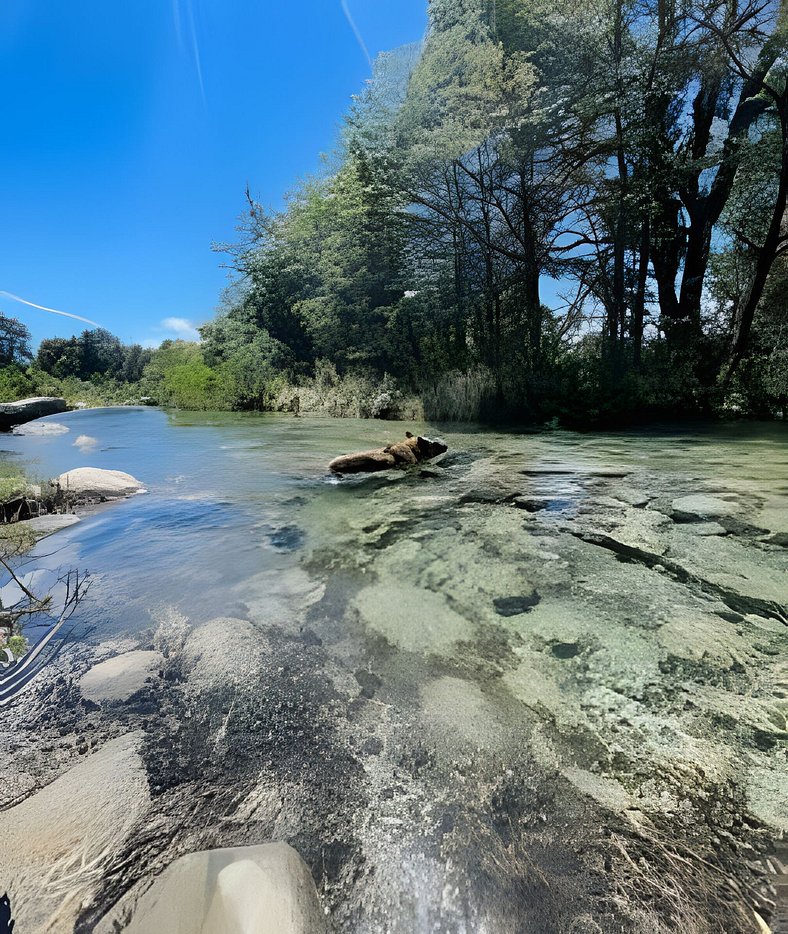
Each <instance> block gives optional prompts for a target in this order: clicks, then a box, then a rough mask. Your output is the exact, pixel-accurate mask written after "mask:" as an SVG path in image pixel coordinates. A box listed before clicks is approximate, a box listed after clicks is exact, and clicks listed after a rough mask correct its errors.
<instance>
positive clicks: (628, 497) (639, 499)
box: [613, 487, 652, 509]
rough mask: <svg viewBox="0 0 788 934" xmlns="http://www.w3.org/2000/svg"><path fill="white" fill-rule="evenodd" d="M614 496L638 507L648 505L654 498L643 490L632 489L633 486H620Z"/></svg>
mask: <svg viewBox="0 0 788 934" xmlns="http://www.w3.org/2000/svg"><path fill="white" fill-rule="evenodd" d="M613 496H614V497H615V498H616V499H618V500H620V501H621V502H622V503H626V504H627V505H628V506H634V507H635V508H636V509H639V508H641V507H643V506H647V505H648V504H649V503H650V502H651V499H652V497H651V496H649V495H648V493H644V492H643V491H642V490H635V489H632V487H619V488H618V489H617V490H616V491H615V493H614V494H613Z"/></svg>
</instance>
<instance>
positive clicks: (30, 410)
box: [0, 396, 68, 431]
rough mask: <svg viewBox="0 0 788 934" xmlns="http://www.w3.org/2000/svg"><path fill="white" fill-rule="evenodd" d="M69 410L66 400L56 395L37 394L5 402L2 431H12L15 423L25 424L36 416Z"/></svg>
mask: <svg viewBox="0 0 788 934" xmlns="http://www.w3.org/2000/svg"><path fill="white" fill-rule="evenodd" d="M67 411H68V404H67V402H66V400H65V399H59V398H57V397H56V396H35V397H33V398H31V399H20V400H19V401H18V402H4V403H2V404H1V405H0V431H10V430H11V429H12V428H13V427H14V425H23V424H24V423H25V422H32V421H33V420H34V419H36V418H44V416H46V415H59V414H60V413H61V412H67Z"/></svg>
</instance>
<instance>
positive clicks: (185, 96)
mask: <svg viewBox="0 0 788 934" xmlns="http://www.w3.org/2000/svg"><path fill="white" fill-rule="evenodd" d="M347 6H348V8H349V11H350V13H351V15H352V19H353V20H354V21H355V23H356V26H357V29H358V32H359V33H360V35H361V37H363V41H364V43H365V44H366V46H367V47H368V48H369V51H370V53H371V54H372V55H373V56H374V55H375V53H376V52H378V51H380V50H384V49H389V48H394V47H396V46H398V45H402V44H403V43H406V42H412V41H414V40H417V39H419V38H420V37H421V36H422V35H423V32H424V29H425V26H426V0H347ZM368 76H369V66H368V63H367V61H366V58H365V55H364V52H363V51H362V49H361V47H360V45H359V42H358V39H357V37H356V35H354V32H353V30H352V28H351V25H350V23H349V22H348V19H347V18H346V16H345V14H344V12H343V5H342V2H341V0H301V2H300V3H293V4H289V3H287V2H278V3H270V2H267V0H132V2H129V3H119V2H108V0H76V2H73V3H64V2H63V0H3V2H2V4H0V108H2V115H3V124H2V125H3V131H4V132H3V134H2V144H0V179H2V184H1V187H0V199H2V200H1V202H0V204H1V205H2V212H1V213H0V290H4V291H7V292H9V293H12V294H14V295H17V296H20V297H22V298H25V299H27V300H29V301H31V302H35V303H37V304H40V305H45V306H48V307H53V308H57V309H62V310H64V311H67V312H71V313H73V314H78V315H83V316H85V317H87V318H90V319H93V320H95V321H97V322H98V323H100V324H101V325H102V326H103V327H106V328H108V329H109V330H111V331H113V332H114V333H116V334H118V336H119V337H121V338H122V339H123V340H125V341H142V342H151V341H156V342H158V341H159V340H162V339H164V338H165V337H174V336H179V335H181V336H187V337H188V336H189V335H190V334H191V333H193V332H191V331H190V330H189V324H200V323H202V322H204V321H206V320H208V319H209V318H210V317H211V316H212V314H213V312H214V310H215V308H216V305H217V302H218V299H219V296H220V293H221V290H222V289H223V287H224V285H225V283H226V270H223V269H221V268H220V263H221V257H220V256H218V255H217V254H215V253H213V252H212V251H211V248H210V246H211V242H212V241H227V240H231V239H232V238H233V236H234V226H235V222H236V219H237V216H238V214H239V213H240V212H241V211H242V209H243V205H244V188H245V186H246V184H247V181H248V182H249V184H250V186H251V188H252V190H253V192H254V193H255V194H256V195H257V196H258V197H259V198H260V200H261V201H262V202H263V203H265V204H267V205H269V206H272V207H277V206H279V205H280V204H281V201H282V196H283V195H284V194H285V192H286V191H287V190H288V189H289V188H290V187H291V186H292V185H293V183H294V181H295V180H296V179H297V178H298V177H299V176H301V175H304V174H306V173H309V172H312V171H315V170H316V169H318V167H319V165H320V158H319V156H320V153H321V152H327V151H329V150H330V149H331V148H332V147H333V145H334V141H335V139H336V135H337V129H338V126H339V123H340V120H341V117H342V114H343V113H344V112H345V110H346V108H347V106H348V104H349V102H350V97H351V95H352V94H354V93H356V92H358V91H359V90H360V88H361V87H362V86H363V82H364V80H365V79H366V78H367V77H368ZM0 311H1V312H3V313H4V314H7V315H13V316H15V317H19V318H21V319H22V320H23V321H25V323H26V324H27V325H28V327H29V328H30V330H31V331H32V333H33V337H34V341H35V342H36V343H37V342H38V341H39V340H40V339H42V338H43V337H50V336H55V335H58V336H69V335H71V334H73V333H76V332H79V331H80V330H82V329H83V328H84V327H86V326H87V325H84V324H82V323H80V322H77V321H72V320H70V319H66V318H58V317H56V316H54V315H50V314H47V313H46V312H43V311H37V310H35V309H33V308H30V307H27V306H23V305H20V304H18V303H16V302H14V301H12V300H11V299H9V298H6V297H4V296H2V295H0Z"/></svg>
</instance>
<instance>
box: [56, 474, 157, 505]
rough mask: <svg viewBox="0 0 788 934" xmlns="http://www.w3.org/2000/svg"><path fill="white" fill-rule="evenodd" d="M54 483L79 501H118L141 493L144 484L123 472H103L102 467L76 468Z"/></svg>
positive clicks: (62, 475)
mask: <svg viewBox="0 0 788 934" xmlns="http://www.w3.org/2000/svg"><path fill="white" fill-rule="evenodd" d="M53 482H54V483H56V484H58V485H59V486H60V488H61V490H62V491H63V492H64V493H65V494H66V495H67V496H71V497H75V498H76V499H79V500H98V501H99V502H101V501H103V500H106V499H118V498H120V497H123V496H131V494H132V493H139V491H140V490H141V489H142V484H141V483H140V481H139V480H137V479H136V477H132V476H131V474H128V473H123V471H122V470H102V469H101V468H100V467H76V468H75V469H74V470H68V471H66V473H62V474H61V475H60V476H59V477H57V478H56V479H55V480H54V481H53Z"/></svg>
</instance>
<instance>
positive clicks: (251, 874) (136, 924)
mask: <svg viewBox="0 0 788 934" xmlns="http://www.w3.org/2000/svg"><path fill="white" fill-rule="evenodd" d="M108 920H109V918H108V917H107V918H104V919H103V921H102V922H101V923H100V924H99V928H98V931H99V932H103V931H104V930H107V931H110V930H113V928H111V927H108V926H107V924H106V923H107V921H108ZM123 930H124V931H125V934H151V932H153V931H161V932H165V931H166V932H167V934H194V932H197V931H199V932H200V934H244V932H247V931H254V932H255V934H323V932H325V930H326V923H325V917H324V914H323V911H322V909H321V906H320V901H319V899H318V895H317V891H316V890H315V884H314V882H313V881H312V876H311V874H310V872H309V870H308V869H307V867H306V864H305V863H304V861H303V860H302V859H301V857H300V856H299V855H298V853H296V851H295V850H294V849H293V848H292V847H291V846H288V845H287V844H286V843H265V844H261V845H258V846H242V847H231V848H228V849H220V850H204V851H201V852H198V853H189V854H188V855H186V856H182V857H181V858H180V859H177V860H175V862H174V863H172V864H171V865H170V866H168V867H167V869H165V870H164V872H163V873H162V874H161V875H160V876H159V877H158V878H157V879H156V881H155V882H154V883H153V885H152V886H151V887H150V888H149V889H148V890H147V892H145V894H144V895H143V896H142V897H141V898H140V899H139V901H138V902H137V904H136V906H135V907H134V908H133V910H132V915H131V921H130V922H129V924H128V926H127V927H124V929H123Z"/></svg>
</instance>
